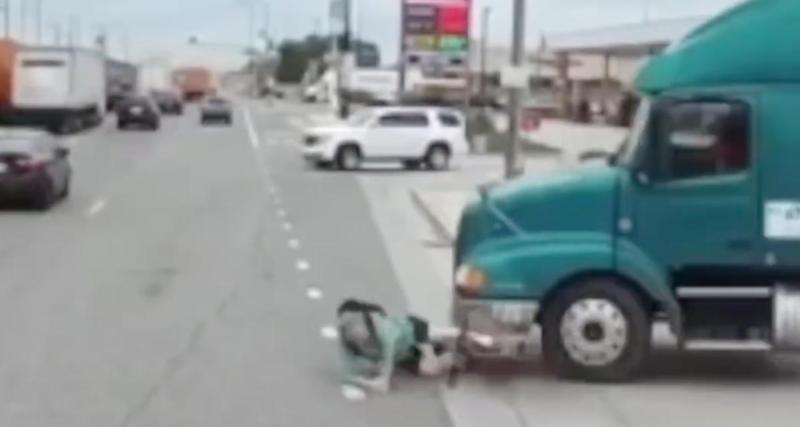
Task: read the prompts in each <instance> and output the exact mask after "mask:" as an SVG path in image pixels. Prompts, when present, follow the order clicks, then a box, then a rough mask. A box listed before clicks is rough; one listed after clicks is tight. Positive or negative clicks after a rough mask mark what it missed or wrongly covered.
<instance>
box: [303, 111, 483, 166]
mask: <svg viewBox="0 0 800 427" xmlns="http://www.w3.org/2000/svg"><path fill="white" fill-rule="evenodd" d="M468 151H469V145H468V143H467V139H466V132H465V120H464V117H463V115H462V114H461V112H459V111H458V110H455V109H450V108H439V107H378V108H370V109H365V110H361V111H360V112H358V113H356V114H354V115H353V116H351V118H350V119H349V120H348V121H347V122H345V123H343V124H340V125H334V126H324V127H316V128H311V129H309V130H308V131H306V132H305V135H304V140H303V156H304V157H305V159H306V160H307V161H308V162H309V163H311V164H312V165H316V166H327V165H335V166H337V167H338V168H339V169H342V170H353V169H358V168H359V167H360V166H361V164H362V162H364V161H400V162H402V163H403V165H404V166H405V167H406V168H407V169H417V168H419V167H420V166H423V165H424V166H426V167H428V168H429V169H432V170H445V169H449V167H450V166H451V162H452V161H453V160H454V159H457V158H460V157H462V156H464V155H465V154H467V152H468Z"/></svg>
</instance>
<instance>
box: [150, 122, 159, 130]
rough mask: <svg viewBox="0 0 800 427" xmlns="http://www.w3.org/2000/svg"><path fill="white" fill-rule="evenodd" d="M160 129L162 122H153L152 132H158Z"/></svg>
mask: <svg viewBox="0 0 800 427" xmlns="http://www.w3.org/2000/svg"><path fill="white" fill-rule="evenodd" d="M160 128H161V123H160V122H158V121H155V122H153V123H152V124H150V129H151V130H152V131H157V130H159V129H160Z"/></svg>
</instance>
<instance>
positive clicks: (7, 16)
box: [3, 0, 11, 39]
mask: <svg viewBox="0 0 800 427" xmlns="http://www.w3.org/2000/svg"><path fill="white" fill-rule="evenodd" d="M3 21H4V25H5V27H4V31H5V37H6V38H7V39H8V38H11V0H5V1H4V2H3Z"/></svg>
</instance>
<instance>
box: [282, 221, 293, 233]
mask: <svg viewBox="0 0 800 427" xmlns="http://www.w3.org/2000/svg"><path fill="white" fill-rule="evenodd" d="M293 228H294V227H293V226H292V223H291V222H288V221H286V222H284V223H283V229H284V230H286V231H292V229H293Z"/></svg>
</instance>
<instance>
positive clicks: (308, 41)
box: [276, 35, 380, 83]
mask: <svg viewBox="0 0 800 427" xmlns="http://www.w3.org/2000/svg"><path fill="white" fill-rule="evenodd" d="M332 42H333V40H332V39H331V38H330V37H328V36H326V37H321V36H317V35H311V36H308V37H306V38H305V39H303V40H287V41H284V42H283V43H282V44H281V45H280V48H279V52H280V56H281V59H280V63H279V64H278V71H277V73H276V78H277V79H278V81H280V82H284V83H298V82H300V81H302V79H303V76H304V75H305V73H306V70H307V69H308V66H309V63H310V62H311V61H319V60H321V59H323V57H324V56H325V54H326V53H328V52H329V51H330V49H331V46H332V44H333V43H332ZM353 47H354V49H355V51H356V54H357V56H358V58H356V63H357V64H359V66H374V65H377V64H378V63H379V62H380V55H379V53H378V47H377V45H376V44H375V43H371V42H366V41H363V40H355V41H354V42H353ZM361 56H364V57H365V58H366V59H364V60H361V59H360V57H361ZM319 62H322V61H319Z"/></svg>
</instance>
